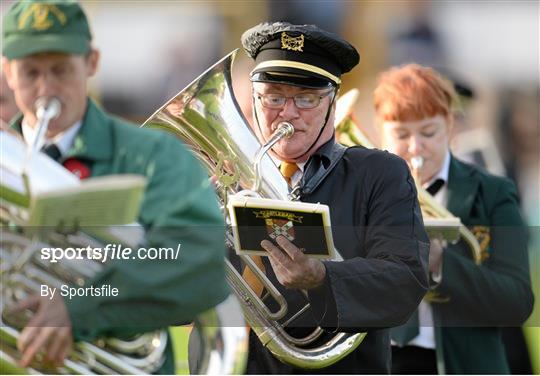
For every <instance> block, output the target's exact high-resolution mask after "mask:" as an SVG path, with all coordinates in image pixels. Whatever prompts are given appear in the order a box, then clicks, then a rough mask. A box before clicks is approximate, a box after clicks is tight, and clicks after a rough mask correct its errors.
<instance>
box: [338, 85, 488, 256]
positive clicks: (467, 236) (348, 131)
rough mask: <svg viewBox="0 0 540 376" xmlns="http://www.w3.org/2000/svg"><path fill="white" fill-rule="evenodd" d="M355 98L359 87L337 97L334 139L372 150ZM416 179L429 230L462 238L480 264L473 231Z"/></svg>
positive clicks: (446, 236)
mask: <svg viewBox="0 0 540 376" xmlns="http://www.w3.org/2000/svg"><path fill="white" fill-rule="evenodd" d="M357 98H358V90H356V89H352V90H350V91H348V92H347V93H345V94H344V95H343V96H342V97H341V98H340V99H339V100H338V102H337V107H336V123H335V128H336V139H337V141H338V142H339V143H341V144H343V145H345V146H354V145H362V146H364V147H366V148H370V149H372V148H374V147H375V145H374V144H373V143H372V142H371V141H370V140H369V139H368V138H367V137H366V135H365V134H364V133H363V132H362V130H361V129H360V126H359V125H358V124H356V122H355V120H354V117H353V115H352V107H353V105H354V103H355V102H356V100H357ZM413 162H415V161H413ZM415 182H416V190H417V191H418V201H419V203H420V208H421V209H422V215H423V217H424V222H425V226H426V230H427V231H428V233H430V234H437V235H442V236H443V238H445V239H446V240H449V241H457V240H458V239H459V238H461V239H463V240H464V241H465V242H466V244H467V245H468V247H469V249H470V252H471V256H472V259H473V260H474V262H475V263H476V264H477V265H479V264H480V262H481V261H482V257H481V251H480V245H479V244H478V241H477V240H476V237H475V236H474V235H473V233H472V232H471V231H470V230H469V229H468V228H467V227H466V226H465V225H463V224H462V223H461V221H460V220H459V218H457V217H456V216H454V215H453V214H452V213H450V211H448V209H446V208H445V207H444V206H442V205H441V204H439V203H438V202H437V201H435V199H434V198H433V196H431V195H430V194H429V193H428V192H427V191H426V190H425V189H424V188H422V187H421V186H420V185H419V184H418V179H415ZM437 220H446V222H449V223H453V224H445V225H444V226H443V227H441V226H439V222H438V221H437Z"/></svg>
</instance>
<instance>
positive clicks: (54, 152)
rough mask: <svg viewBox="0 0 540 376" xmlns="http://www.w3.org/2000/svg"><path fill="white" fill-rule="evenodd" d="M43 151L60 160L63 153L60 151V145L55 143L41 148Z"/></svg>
mask: <svg viewBox="0 0 540 376" xmlns="http://www.w3.org/2000/svg"><path fill="white" fill-rule="evenodd" d="M41 151H42V152H43V153H45V154H47V155H48V156H49V157H50V158H51V159H53V160H55V161H56V162H58V160H59V159H60V157H61V156H62V153H61V152H60V149H58V146H56V145H55V144H50V145H47V146H45V147H43V148H42V149H41Z"/></svg>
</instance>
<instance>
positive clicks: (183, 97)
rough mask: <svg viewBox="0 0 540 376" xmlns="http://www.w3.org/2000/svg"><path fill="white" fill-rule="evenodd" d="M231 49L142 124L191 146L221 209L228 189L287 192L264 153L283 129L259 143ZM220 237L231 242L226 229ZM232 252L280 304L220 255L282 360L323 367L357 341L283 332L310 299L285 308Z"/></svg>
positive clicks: (277, 195) (250, 318) (253, 322)
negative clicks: (238, 92) (240, 96)
mask: <svg viewBox="0 0 540 376" xmlns="http://www.w3.org/2000/svg"><path fill="white" fill-rule="evenodd" d="M235 55H236V51H234V52H232V53H230V54H229V55H227V56H226V57H224V58H223V59H222V60H220V61H219V62H217V63H216V64H215V65H214V66H212V67H211V68H209V69H208V70H207V71H206V72H204V73H203V74H202V75H201V76H200V77H199V78H197V79H196V80H195V81H193V82H192V83H191V84H190V85H188V86H187V87H186V88H185V89H184V90H183V91H181V92H180V93H179V94H177V95H176V96H175V97H174V98H172V99H171V100H170V101H168V102H167V103H166V104H165V105H163V106H162V107H161V108H160V109H159V110H157V111H156V112H155V113H154V114H153V115H152V116H151V117H150V118H149V119H148V120H147V121H146V122H145V123H144V124H143V126H146V127H151V128H159V129H163V130H165V131H168V132H170V133H172V134H174V135H176V136H177V137H178V138H180V139H181V140H182V141H183V142H184V143H185V144H186V145H187V146H188V147H190V148H191V149H192V151H193V152H194V154H195V156H196V157H197V158H198V159H199V160H200V161H201V162H202V164H203V165H204V166H205V167H206V169H207V170H208V175H209V176H211V177H212V178H213V179H215V184H216V187H217V191H218V196H219V198H220V200H221V203H222V205H223V206H222V209H223V212H224V215H226V209H225V208H226V205H227V197H228V195H229V194H234V193H238V192H240V191H242V190H250V192H253V191H256V193H257V194H258V195H259V196H261V197H266V198H273V199H280V200H287V199H288V195H289V192H288V185H287V182H286V181H285V179H284V178H283V177H282V175H281V173H280V172H279V169H278V168H277V167H276V165H275V164H274V163H273V162H272V160H271V159H270V157H269V156H268V155H267V154H266V151H267V150H268V149H270V147H271V143H272V142H277V141H278V140H279V139H280V138H281V137H287V135H288V134H289V132H290V129H289V130H288V129H287V128H288V127H287V123H283V124H282V127H280V128H279V129H278V131H277V134H275V135H274V136H275V137H273V138H272V140H270V141H269V142H268V143H267V144H266V145H263V146H261V145H260V143H259V141H258V139H257V137H256V136H255V135H254V133H253V132H252V130H251V129H250V127H249V125H248V124H247V121H246V120H245V118H244V117H243V115H242V112H241V111H240V109H239V106H238V103H237V102H236V99H235V97H234V95H233V92H232V83H231V68H232V63H233V61H234V57H235ZM226 242H227V244H228V245H229V246H230V248H232V244H233V238H232V232H231V231H228V234H227V239H226ZM239 258H240V259H241V260H242V262H243V263H244V264H245V265H246V267H248V268H250V269H251V271H252V272H253V274H254V275H255V276H257V278H258V279H259V280H260V282H261V283H262V284H263V286H264V287H265V288H266V291H267V292H268V294H269V296H271V298H272V299H273V301H274V302H276V303H277V307H279V308H277V309H274V310H272V309H271V308H270V307H269V306H268V304H266V303H264V302H263V300H262V299H261V298H260V297H259V296H258V295H257V294H256V293H255V292H253V290H252V288H251V287H250V286H249V285H248V283H247V282H246V281H245V280H244V279H243V278H242V276H241V274H240V273H239V272H238V270H237V269H236V268H235V267H234V266H233V265H232V263H231V261H230V260H226V265H227V280H228V283H229V285H230V287H231V288H232V290H233V291H234V292H235V294H236V295H237V296H238V297H239V299H240V301H241V302H242V305H243V310H244V316H245V318H246V321H247V323H248V324H249V326H250V327H251V329H252V330H253V331H254V332H255V333H256V334H257V336H258V337H259V339H260V341H261V343H262V344H263V345H264V346H266V347H267V348H268V349H269V350H270V352H272V353H273V354H274V356H276V357H277V358H278V359H280V360H281V361H282V362H284V363H288V364H291V365H293V366H296V367H300V368H305V369H317V368H323V367H327V366H329V365H331V364H333V363H335V362H337V361H338V360H340V359H342V358H343V357H345V356H346V355H347V354H349V353H350V352H351V351H353V350H354V349H355V348H356V347H357V346H358V345H359V344H360V342H361V341H362V340H363V338H364V336H365V333H358V334H348V333H337V334H336V335H335V336H334V337H332V339H331V340H329V341H327V342H325V343H323V344H318V343H317V344H315V343H316V342H317V340H318V339H320V338H321V335H322V334H323V330H322V329H321V328H317V329H315V331H313V332H312V333H310V334H308V335H306V336H303V337H296V336H292V335H290V334H289V333H288V332H287V331H286V330H285V326H286V322H285V323H284V322H283V321H284V320H282V319H283V318H284V317H285V315H286V314H292V317H293V318H292V319H294V318H295V317H297V316H299V315H302V314H303V313H304V312H305V311H306V310H308V309H309V305H306V306H304V307H303V308H302V309H300V311H298V312H293V313H291V312H289V308H288V304H287V301H286V299H285V298H284V296H283V295H282V294H281V293H280V292H279V291H278V289H277V288H276V287H275V286H274V285H273V284H272V282H271V281H270V280H269V279H268V278H267V276H266V275H265V273H264V272H263V271H262V270H261V269H259V267H258V266H257V265H256V263H255V261H253V260H252V259H251V257H249V256H245V255H240V256H239ZM292 319H289V320H287V322H290V321H291V320H292Z"/></svg>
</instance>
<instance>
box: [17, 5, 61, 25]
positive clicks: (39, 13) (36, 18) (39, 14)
mask: <svg viewBox="0 0 540 376" xmlns="http://www.w3.org/2000/svg"><path fill="white" fill-rule="evenodd" d="M49 13H51V14H52V15H53V17H51V18H52V20H51V19H50V18H49ZM54 17H55V18H56V19H57V20H58V21H59V22H60V23H61V24H62V25H65V24H66V21H67V19H66V15H65V14H64V13H62V11H61V10H60V9H58V8H57V7H56V6H55V5H50V4H33V5H32V6H30V7H29V8H28V9H27V10H26V11H25V12H24V13H22V14H21V17H20V18H19V30H20V29H24V28H25V27H26V24H27V22H28V21H29V20H30V19H32V20H33V23H32V24H31V25H30V27H31V28H32V29H35V30H39V31H43V30H47V29H49V28H50V27H51V26H53V25H54Z"/></svg>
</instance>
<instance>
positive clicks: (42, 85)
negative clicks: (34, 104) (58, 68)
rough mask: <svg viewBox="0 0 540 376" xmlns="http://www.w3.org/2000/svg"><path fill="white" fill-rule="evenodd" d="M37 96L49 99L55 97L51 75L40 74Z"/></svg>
mask: <svg viewBox="0 0 540 376" xmlns="http://www.w3.org/2000/svg"><path fill="white" fill-rule="evenodd" d="M37 87H38V96H39V97H49V96H54V95H56V91H55V90H56V81H55V79H54V77H53V76H52V75H51V74H46V73H44V74H42V75H40V76H39V78H38V80H37Z"/></svg>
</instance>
